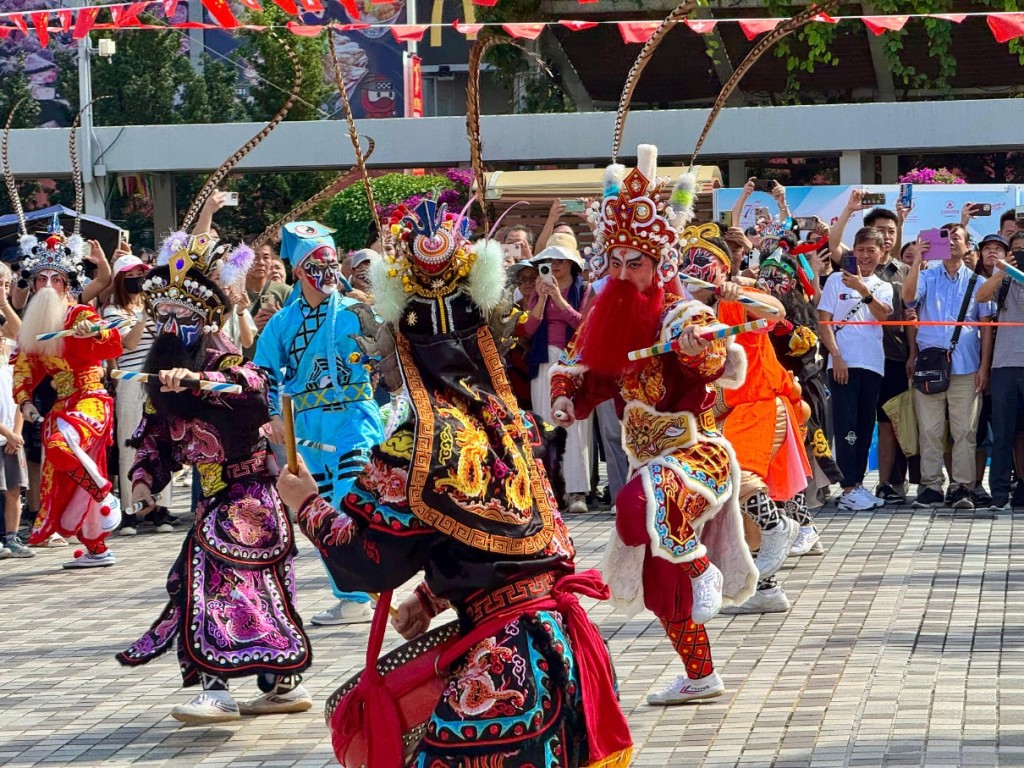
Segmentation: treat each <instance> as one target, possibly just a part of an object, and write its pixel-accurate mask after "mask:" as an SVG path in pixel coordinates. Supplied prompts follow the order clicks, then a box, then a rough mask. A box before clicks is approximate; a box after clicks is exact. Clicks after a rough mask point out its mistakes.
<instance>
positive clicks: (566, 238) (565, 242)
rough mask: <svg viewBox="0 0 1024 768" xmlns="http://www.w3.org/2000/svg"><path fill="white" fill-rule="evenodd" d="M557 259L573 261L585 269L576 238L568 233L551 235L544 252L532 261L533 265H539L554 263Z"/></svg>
mask: <svg viewBox="0 0 1024 768" xmlns="http://www.w3.org/2000/svg"><path fill="white" fill-rule="evenodd" d="M556 259H563V260H565V261H571V262H572V263H573V264H575V265H576V266H577V267H579V268H580V269H583V268H584V264H583V257H582V256H580V251H579V247H578V246H577V244H576V238H575V237H573V236H572V235H570V234H568V233H567V232H555V233H554V234H553V235H551V237H549V238H548V242H547V244H546V245H545V246H544V250H543V251H541V252H540V253H538V254H537V255H536V256H534V257H533V258H532V259H531V260H530V261H531V262H532V263H533V264H539V263H540V262H542V261H554V260H556Z"/></svg>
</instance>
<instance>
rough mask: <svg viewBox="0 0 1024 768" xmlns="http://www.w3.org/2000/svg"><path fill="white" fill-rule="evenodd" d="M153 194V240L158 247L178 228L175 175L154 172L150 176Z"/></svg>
mask: <svg viewBox="0 0 1024 768" xmlns="http://www.w3.org/2000/svg"><path fill="white" fill-rule="evenodd" d="M150 179H151V182H152V183H151V184H150V193H151V194H152V195H153V240H154V242H155V243H156V245H157V247H159V246H160V243H161V242H162V241H163V239H164V238H165V237H167V235H169V234H170V233H171V232H174V231H175V230H177V229H178V227H179V225H178V212H177V210H176V209H175V204H174V176H173V175H172V174H170V173H154V174H153V175H152V176H150Z"/></svg>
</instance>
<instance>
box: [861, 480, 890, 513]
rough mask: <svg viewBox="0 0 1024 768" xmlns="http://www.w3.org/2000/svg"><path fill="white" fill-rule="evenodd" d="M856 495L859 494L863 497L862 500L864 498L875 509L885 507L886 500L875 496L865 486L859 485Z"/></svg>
mask: <svg viewBox="0 0 1024 768" xmlns="http://www.w3.org/2000/svg"><path fill="white" fill-rule="evenodd" d="M854 493H859V494H860V495H861V498H863V499H864V500H865V501H869V502H871V503H872V504H873V505H874V507H875V509H881V508H882V507H884V506H885V499H883V498H881V497H879V496H875V495H874V494H873V493H871V491H869V490H868V489H867V488H865V487H864V486H863V485H858V486H857V488H856V490H855V491H854Z"/></svg>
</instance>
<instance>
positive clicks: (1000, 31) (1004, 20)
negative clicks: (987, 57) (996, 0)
mask: <svg viewBox="0 0 1024 768" xmlns="http://www.w3.org/2000/svg"><path fill="white" fill-rule="evenodd" d="M986 18H987V20H988V28H989V29H991V30H992V34H993V35H995V38H996V42H997V43H1005V42H1007V41H1009V40H1016V39H1017V38H1018V37H1024V13H991V14H989V15H988V16H987V17H986Z"/></svg>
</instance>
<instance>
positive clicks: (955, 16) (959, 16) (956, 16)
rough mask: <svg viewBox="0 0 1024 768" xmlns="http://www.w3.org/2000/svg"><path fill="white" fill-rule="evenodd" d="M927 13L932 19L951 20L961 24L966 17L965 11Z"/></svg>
mask: <svg viewBox="0 0 1024 768" xmlns="http://www.w3.org/2000/svg"><path fill="white" fill-rule="evenodd" d="M928 15H929V16H930V17H931V18H933V19H942V20H943V21H952V22H953V23H954V24H963V23H964V19H966V18H967V14H966V13H929V14H928Z"/></svg>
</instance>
